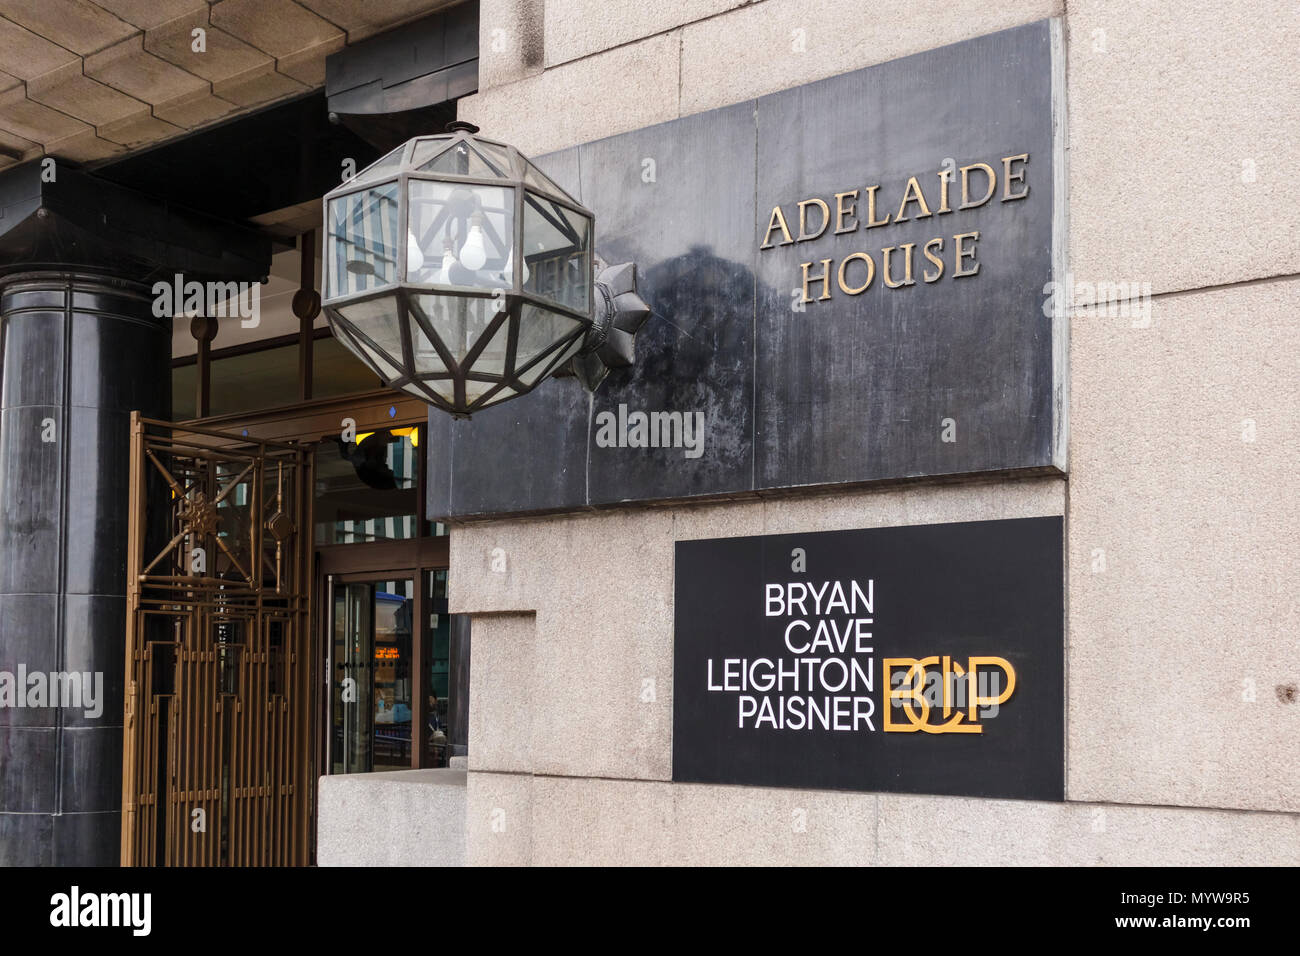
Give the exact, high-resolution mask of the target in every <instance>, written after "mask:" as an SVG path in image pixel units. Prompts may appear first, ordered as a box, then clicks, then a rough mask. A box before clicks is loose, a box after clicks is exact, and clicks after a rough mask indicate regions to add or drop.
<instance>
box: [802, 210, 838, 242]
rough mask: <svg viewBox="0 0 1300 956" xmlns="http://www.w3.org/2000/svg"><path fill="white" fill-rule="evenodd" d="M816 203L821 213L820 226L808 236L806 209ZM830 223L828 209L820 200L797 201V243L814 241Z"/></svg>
mask: <svg viewBox="0 0 1300 956" xmlns="http://www.w3.org/2000/svg"><path fill="white" fill-rule="evenodd" d="M814 203H816V205H817V208H818V209H820V210H821V211H822V224H821V225H820V226H818V227H817V231H816V232H814V233H812V234H809V232H808V207H809V206H811V205H813V204H814ZM830 222H831V211H830V208H829V207H828V206H827V205H826V203H824V202H823V201H822V200H820V199H801V200H799V238H798V241H799V242H807V241H808V240H809V239H816V238H817V237H818V236H820V235H821V234H822V233H823V232H825V231H826V227H827V226H829V225H830Z"/></svg>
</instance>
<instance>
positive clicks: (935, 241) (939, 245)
mask: <svg viewBox="0 0 1300 956" xmlns="http://www.w3.org/2000/svg"><path fill="white" fill-rule="evenodd" d="M931 246H936V247H937V248H938V250H939V251H940V252H943V240H942V239H931V240H930V241H929V242H927V243H926V244H925V248H924V249H922V250H921V251H922V252H923V253H925V257H926V258H927V259H929V260H930V261H931V262H933V263H934V264H935V265H936V266H938V267H939V271H938V272H936V273H935V274H934V275H930V270H929V269H926V270H925V271H924V272H922V273H921V278H923V279H924V280H925V281H926V282H938V281H939V279H940V278H942V277H943V260H942V259H940V258H939V257H938V256H935V255H931V253H930V247H931Z"/></svg>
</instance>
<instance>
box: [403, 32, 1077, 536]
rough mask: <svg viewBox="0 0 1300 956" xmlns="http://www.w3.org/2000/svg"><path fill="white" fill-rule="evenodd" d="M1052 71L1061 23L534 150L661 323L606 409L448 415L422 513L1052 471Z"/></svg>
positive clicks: (1058, 454)
mask: <svg viewBox="0 0 1300 956" xmlns="http://www.w3.org/2000/svg"><path fill="white" fill-rule="evenodd" d="M1062 71H1063V63H1062V51H1061V43H1060V24H1059V22H1057V21H1052V20H1045V21H1041V22H1038V23H1033V24H1029V25H1027V26H1023V27H1017V28H1015V29H1011V30H1006V31H1003V32H1001V33H995V34H990V35H988V36H984V37H979V38H976V39H973V40H969V41H966V42H963V43H959V44H955V45H952V46H947V47H942V48H939V49H936V50H931V51H928V52H926V53H921V54H917V55H915V56H910V57H906V58H903V59H899V60H894V61H891V62H888V63H883V64H880V65H878V66H874V67H869V68H867V69H864V70H859V71H857V72H854V73H849V74H845V75H842V76H837V77H832V78H830V79H826V80H822V81H819V82H816V83H811V84H808V85H805V86H801V87H798V88H795V89H791V90H786V91H783V92H780V93H776V94H772V95H770V96H765V97H761V98H759V99H757V100H750V101H747V102H744V103H740V104H737V105H735V106H731V107H726V108H722V109H717V110H712V111H709V112H706V113H701V114H697V115H694V116H688V117H683V118H682V119H678V120H673V121H671V122H668V123H663V124H659V125H657V126H653V127H648V128H646V129H642V130H637V131H634V132H631V133H626V134H622V135H619V136H613V137H609V138H607V139H603V140H599V141H596V142H593V143H588V144H586V145H583V146H580V147H577V148H574V149H568V150H564V151H562V152H559V153H554V154H551V155H549V156H543V157H538V158H537V159H536V161H537V162H538V164H539V165H540V166H541V167H542V168H543V169H545V170H547V171H548V172H550V173H551V174H552V175H554V177H555V178H556V179H557V180H558V181H559V182H560V183H561V184H562V185H564V186H565V187H566V188H568V189H570V190H571V191H572V192H573V194H574V196H575V197H577V198H578V199H580V200H581V201H582V202H583V203H584V204H586V205H587V206H588V207H589V208H591V209H593V211H594V212H595V214H596V233H595V235H596V251H597V253H598V255H600V256H601V257H602V258H603V259H605V260H606V261H608V262H611V263H612V262H623V261H633V262H636V263H637V266H638V270H639V274H640V282H641V291H642V294H643V296H644V298H645V299H646V301H647V302H648V303H649V304H650V306H651V309H652V313H651V316H650V318H649V320H648V321H647V323H646V326H645V328H644V329H643V330H642V332H641V334H640V336H639V338H638V341H637V356H636V365H635V366H634V367H633V368H632V369H626V370H616V371H615V372H613V373H612V374H611V375H610V377H609V378H608V379H607V380H606V381H605V383H604V384H603V385H602V386H601V388H600V389H599V390H598V391H597V392H596V393H595V394H594V395H592V396H588V395H587V393H585V392H584V391H583V390H582V389H581V387H580V386H579V385H578V383H577V382H576V381H575V380H574V379H572V378H567V379H564V378H562V379H556V380H552V381H548V382H545V383H543V385H542V386H540V387H539V388H538V389H536V390H535V391H534V392H533V393H531V394H529V395H527V396H524V397H522V398H520V399H517V400H514V401H511V402H507V403H505V404H503V405H501V406H498V407H496V408H492V409H489V410H487V411H485V412H483V413H480V414H476V415H475V416H474V417H473V418H472V419H471V420H469V421H459V422H447V421H445V420H444V417H443V413H441V412H437V411H434V412H432V413H431V422H432V424H433V435H434V437H435V439H439V440H435V441H432V442H430V447H429V455H430V463H431V477H430V481H429V483H428V487H429V507H430V513H431V514H434V515H438V516H449V517H462V516H474V515H491V514H511V513H525V512H532V511H559V510H573V509H575V508H584V507H598V506H601V505H606V504H610V503H614V502H621V501H653V500H665V499H682V498H707V497H711V496H720V495H730V494H746V493H755V492H763V491H768V490H777V489H784V488H791V487H798V486H823V487H834V486H840V485H850V484H856V483H865V482H872V481H886V480H899V479H906V478H916V477H937V476H949V475H966V474H978V473H988V472H1030V471H1045V470H1052V469H1057V470H1060V469H1063V466H1064V452H1065V448H1064V445H1065V428H1064V415H1065V409H1064V394H1065V370H1064V365H1065V363H1064V354H1065V353H1064V342H1065V335H1064V327H1063V326H1064V323H1063V319H1060V318H1058V317H1055V316H1053V315H1052V314H1051V309H1050V307H1049V306H1050V303H1051V302H1052V301H1054V300H1053V298H1052V296H1051V294H1050V292H1051V283H1052V282H1054V281H1061V280H1062V279H1063V277H1062V275H1061V270H1062V266H1061V262H1062V259H1063V253H1062V250H1063V243H1064V232H1063V222H1064V220H1063V214H1062V208H1063V203H1064V191H1063V182H1064V178H1063V167H1062V158H1061V151H1062V143H1061V135H1062V133H1061V130H1062V129H1063V128H1064V127H1063V117H1062V104H1061V98H1062V96H1063V80H1062V76H1063V72H1062ZM491 132H493V133H495V134H497V135H499V136H505V137H507V138H508V136H509V131H508V130H493V131H491ZM986 196H987V198H986ZM963 205H964V206H965V207H966V208H962V207H963ZM777 210H779V212H777ZM765 246H766V247H765ZM822 275H825V280H824V283H823V280H822V279H821V278H820V277H821V276H822ZM805 280H806V281H805ZM638 429H640V431H638ZM658 436H664V439H665V440H664V441H663V442H660V441H658V440H656V438H657V437H658Z"/></svg>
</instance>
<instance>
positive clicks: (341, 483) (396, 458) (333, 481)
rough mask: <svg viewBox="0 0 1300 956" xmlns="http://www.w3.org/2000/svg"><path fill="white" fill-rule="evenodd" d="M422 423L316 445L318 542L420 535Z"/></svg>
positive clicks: (349, 542)
mask: <svg viewBox="0 0 1300 956" xmlns="http://www.w3.org/2000/svg"><path fill="white" fill-rule="evenodd" d="M419 434H420V431H419V428H418V427H416V426H410V427H406V428H383V429H379V430H378V431H375V432H359V433H358V434H357V436H356V438H357V440H356V441H355V442H345V441H344V440H343V439H342V438H341V437H336V438H335V439H334V440H333V441H326V442H322V443H321V444H320V445H318V446H317V447H316V504H315V509H316V543H317V544H356V543H359V542H364V541H387V540H397V539H405V538H414V537H416V536H417V535H418V534H419V519H418V513H419V511H418V505H419V501H418V490H417V488H418V484H419V477H418V476H419V471H418V469H419V460H420V449H419Z"/></svg>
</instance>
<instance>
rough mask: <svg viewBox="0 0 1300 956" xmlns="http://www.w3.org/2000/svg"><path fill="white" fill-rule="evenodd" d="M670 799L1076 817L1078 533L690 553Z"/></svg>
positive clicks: (680, 599)
mask: <svg viewBox="0 0 1300 956" xmlns="http://www.w3.org/2000/svg"><path fill="white" fill-rule="evenodd" d="M675 573H676V603H675V614H676V637H675V647H674V664H673V780H676V781H682V782H692V783H727V784H750V785H759V786H775V787H804V788H812V789H842V790H882V791H895V792H902V793H933V794H960V795H967V796H978V797H1012V798H1024V799H1034V800H1063V799H1064V776H1065V757H1064V733H1065V696H1064V694H1065V687H1064V684H1065V670H1064V657H1065V643H1064V593H1063V581H1064V575H1063V564H1062V519H1061V518H1059V517H1049V518H1021V519H1014V520H1005V521H975V522H965V523H960V524H939V525H924V526H914V527H899V528H874V529H870V530H862V531H831V532H820V533H813V534H786V535H770V536H764V537H748V538H725V539H717V540H709V541H679V542H677V554H676V572H675Z"/></svg>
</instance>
